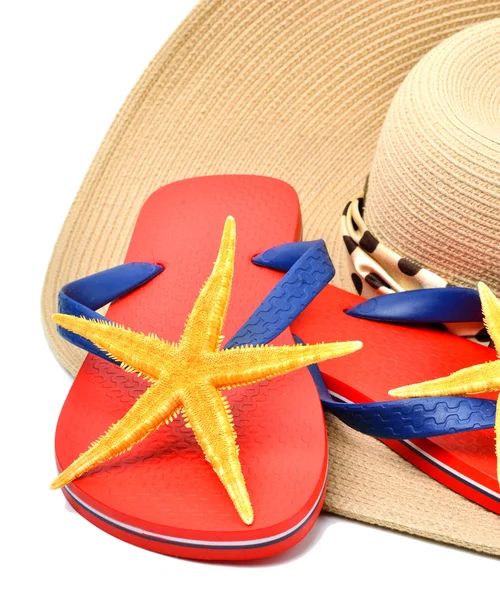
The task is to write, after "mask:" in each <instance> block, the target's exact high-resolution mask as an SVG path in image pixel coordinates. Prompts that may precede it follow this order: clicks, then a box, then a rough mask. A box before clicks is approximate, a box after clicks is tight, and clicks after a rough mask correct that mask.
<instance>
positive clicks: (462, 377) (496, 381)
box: [389, 360, 500, 398]
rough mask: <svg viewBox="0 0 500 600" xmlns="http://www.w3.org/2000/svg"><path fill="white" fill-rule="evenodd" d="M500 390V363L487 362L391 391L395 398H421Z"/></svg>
mask: <svg viewBox="0 0 500 600" xmlns="http://www.w3.org/2000/svg"><path fill="white" fill-rule="evenodd" d="M498 390H500V361H498V360H496V361H493V362H487V363H484V364H482V365H474V366H473V367H467V368H465V369H460V371H456V373H452V374H451V375H448V377H440V378H439V379H433V380H432V381H424V382H422V383H415V384H413V385H405V386H403V387H399V388H396V389H394V390H390V392H389V394H390V395H391V396H393V397H395V398H418V397H420V396H453V395H463V394H479V393H483V392H494V391H498Z"/></svg>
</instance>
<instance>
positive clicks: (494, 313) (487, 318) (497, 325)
mask: <svg viewBox="0 0 500 600" xmlns="http://www.w3.org/2000/svg"><path fill="white" fill-rule="evenodd" d="M477 289H478V290H479V295H480V297H481V308H482V310H483V314H484V324H485V325H486V329H487V331H488V333H489V335H490V337H491V339H492V340H493V343H494V344H495V348H496V350H497V353H498V355H499V356H500V300H499V299H498V298H497V297H496V296H495V294H494V293H493V292H492V291H491V290H490V288H489V287H488V286H487V285H485V284H484V283H481V282H480V283H478V286H477Z"/></svg>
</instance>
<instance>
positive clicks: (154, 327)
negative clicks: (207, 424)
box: [55, 176, 340, 560]
mask: <svg viewBox="0 0 500 600" xmlns="http://www.w3.org/2000/svg"><path fill="white" fill-rule="evenodd" d="M229 214H231V215H233V216H234V218H235V220H236V223H237V224H239V229H238V238H237V247H236V248H237V249H236V262H235V269H234V280H233V285H232V295H231V300H230V303H229V308H228V312H227V316H226V320H225V326H224V335H225V337H226V339H227V338H228V337H230V336H231V335H232V334H234V333H235V332H236V331H237V330H238V328H239V327H240V326H241V325H242V323H243V322H244V321H245V320H246V319H247V318H248V317H249V316H250V315H251V314H252V311H253V310H254V309H255V307H256V306H258V305H259V303H261V302H262V300H263V298H265V297H266V295H267V294H268V293H269V292H270V290H272V288H273V287H274V286H275V285H276V284H277V283H278V282H279V281H280V279H281V275H280V274H279V273H277V272H274V271H271V270H267V269H262V268H260V267H258V266H256V265H254V264H252V260H251V259H252V257H253V256H254V255H256V254H258V253H260V252H262V251H263V250H265V249H266V248H269V247H272V246H276V245H280V244H283V243H285V242H290V241H293V240H296V239H297V237H298V235H299V231H300V228H301V222H300V210H299V204H298V199H297V196H296V194H295V192H294V190H293V189H292V188H291V187H290V186H288V185H287V184H284V183H283V182H280V181H277V180H274V179H269V178H264V177H251V176H214V177H204V178H198V179H191V180H186V181H181V182H177V183H174V184H171V185H168V186H166V187H164V188H162V189H160V190H158V191H157V192H155V193H154V194H153V195H152V196H151V197H150V198H149V199H148V200H147V201H146V203H145V204H144V206H143V208H142V210H141V212H140V214H139V217H138V220H137V223H136V226H135V229H134V232H133V234H132V239H131V242H130V246H129V249H128V251H127V255H126V259H125V262H126V263H134V262H140V263H150V264H151V263H154V264H159V265H162V266H163V267H164V270H163V271H162V272H161V273H160V274H156V276H154V278H152V279H151V280H150V281H149V282H148V283H146V284H145V285H141V286H140V287H138V289H136V290H135V291H133V292H131V293H129V294H127V295H126V296H124V297H122V298H121V299H119V300H117V301H116V302H113V303H112V305H111V306H110V308H109V310H108V313H107V318H109V319H110V320H112V321H113V322H116V323H120V324H123V325H125V326H126V327H128V328H130V329H132V330H134V331H138V332H140V331H143V332H154V333H155V334H157V335H158V336H160V337H161V338H163V339H165V340H169V341H177V340H178V339H179V337H180V335H181V333H182V330H183V326H184V324H185V321H186V317H187V314H188V312H189V310H190V309H191V307H192V306H193V304H194V302H195V299H196V298H197V295H198V293H199V291H200V288H201V286H202V284H203V282H204V281H205V280H206V278H207V276H208V275H209V273H210V270H211V267H212V264H213V261H214V259H215V257H216V255H217V248H218V244H219V240H220V234H221V231H222V228H223V225H224V221H225V219H226V217H227V216H228V215H229ZM146 279H147V278H146ZM142 283H144V281H143V282H142ZM76 284H78V282H76ZM77 287H78V285H77ZM84 308H85V307H82V311H81V314H83V315H84V316H85V314H86V313H85V310H84ZM335 339H340V338H339V335H338V332H337V333H336V334H335ZM276 344H280V345H281V344H293V339H292V336H291V333H290V331H289V330H288V329H286V330H285V331H283V333H282V334H281V335H280V336H279V337H278V338H277V340H276ZM103 357H104V355H103V354H101V356H92V355H89V356H88V357H87V358H86V360H85V362H84V364H83V366H82V368H81V370H80V372H79V373H78V375H77V377H76V379H75V381H74V384H73V386H72V388H71V390H70V393H69V395H68V397H67V399H66V402H65V404H64V406H63V409H62V411H61V414H60V418H59V422H58V425H57V431H56V440H55V448H56V459H57V464H58V468H59V469H60V470H62V469H65V468H66V467H68V465H70V463H71V462H72V461H74V459H75V458H76V457H77V456H78V455H79V453H81V452H82V451H83V450H84V449H86V448H87V447H88V446H89V444H90V443H91V442H93V440H96V438H98V436H100V435H101V434H102V433H103V432H104V431H106V429H107V428H108V427H109V426H110V425H111V424H112V423H114V422H116V421H118V420H119V419H121V418H122V417H123V415H124V414H125V413H127V411H128V410H129V409H130V407H131V406H132V405H133V404H134V402H135V401H136V399H137V398H138V397H139V396H140V395H141V394H142V393H143V392H144V391H145V389H146V387H147V385H146V383H145V382H144V380H143V379H141V378H140V377H138V376H137V375H135V374H133V373H127V372H124V371H123V370H121V369H120V368H119V366H117V365H113V364H111V363H110V362H107V361H106V360H104V359H103ZM227 395H228V400H229V403H230V405H231V409H232V413H233V415H234V425H235V429H236V431H237V436H238V444H239V447H240V455H239V456H240V461H241V467H242V470H243V473H244V474H245V479H246V483H247V487H248V491H249V494H250V497H251V500H252V504H253V507H254V512H255V519H254V521H253V523H252V525H251V526H248V525H245V524H244V523H243V522H242V520H241V519H240V518H239V517H238V514H237V513H236V511H235V510H234V507H233V505H232V503H231V501H230V499H229V496H228V495H227V493H226V492H225V490H224V488H223V487H222V485H221V483H220V481H219V479H218V477H217V476H216V474H215V472H214V471H213V469H212V467H211V465H210V464H209V463H208V462H207V461H206V460H205V458H204V456H203V453H202V452H201V450H200V447H199V446H198V444H197V443H196V440H195V437H194V435H193V432H192V431H191V430H190V429H188V428H187V427H186V426H185V425H184V421H183V420H182V418H180V417H179V418H177V419H176V420H174V421H173V422H172V423H170V424H169V425H168V426H162V427H160V429H158V430H157V431H155V432H154V433H151V434H150V435H149V436H148V437H147V438H145V439H144V440H143V441H142V442H141V443H140V444H137V445H135V446H133V447H132V448H131V449H130V450H129V451H128V452H127V453H126V454H124V455H123V456H121V457H117V458H114V459H112V460H110V461H108V462H105V463H103V464H101V465H99V466H98V467H97V468H94V469H93V470H92V471H91V472H90V473H89V474H88V475H85V476H83V477H81V478H79V479H76V480H74V481H73V482H72V483H70V484H68V485H67V486H66V487H65V488H64V493H65V495H66V497H67V499H68V501H69V502H70V504H72V506H73V507H74V508H75V509H76V510H77V512H79V513H80V514H81V515H82V516H84V517H85V518H86V519H88V520H89V521H90V522H92V523H93V524H95V525H96V526H98V527H99V528H101V529H103V530H104V531H106V532H108V533H110V534H112V535H114V536H116V537H118V538H120V539H122V540H124V541H127V542H130V543H132V544H135V545H138V546H142V547H144V548H147V549H150V550H154V551H157V552H162V553H166V554H172V555H176V556H183V557H189V558H198V559H216V560H235V559H245V560H246V559H251V558H252V559H253V558H262V557H266V556H270V555H273V554H276V553H278V552H282V551H284V550H286V549H288V548H290V547H291V546H293V545H294V544H296V543H297V542H298V541H300V540H301V539H302V538H303V537H304V536H305V535H306V534H307V532H308V531H309V530H310V529H311V527H312V526H313V523H314V521H315V519H316V517H317V515H318V513H319V511H320V510H321V506H322V500H323V497H324V494H325V485H326V473H327V445H326V439H325V427H324V420H323V413H322V409H321V404H320V402H319V398H318V392H317V390H316V388H315V385H314V383H313V380H312V378H311V377H310V374H309V373H308V372H307V370H306V369H300V370H299V371H294V372H293V373H289V374H287V375H284V376H281V377H279V378H276V379H273V380H270V381H264V382H261V383H258V384H254V385H249V386H247V387H245V388H235V389H232V390H230V391H229V392H228V394H227Z"/></svg>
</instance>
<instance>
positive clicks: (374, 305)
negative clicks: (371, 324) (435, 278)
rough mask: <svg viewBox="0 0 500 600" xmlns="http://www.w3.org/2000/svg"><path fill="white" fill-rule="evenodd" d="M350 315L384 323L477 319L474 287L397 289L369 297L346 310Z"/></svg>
mask: <svg viewBox="0 0 500 600" xmlns="http://www.w3.org/2000/svg"><path fill="white" fill-rule="evenodd" d="M346 313H347V314H348V315H350V316H351V317H359V318H361V319H368V320H370V321H384V322H386V323H466V322H481V321H482V320H483V317H482V312H481V301H480V298H479V293H478V292H477V290H471V289H468V288H461V287H450V288H435V289H434V288H433V289H424V290H412V291H409V292H397V293H395V294H385V295H383V296H376V297H375V298H370V299H369V300H366V301H365V302H361V304H357V305H356V306H353V307H352V308H350V309H349V310H348V311H346Z"/></svg>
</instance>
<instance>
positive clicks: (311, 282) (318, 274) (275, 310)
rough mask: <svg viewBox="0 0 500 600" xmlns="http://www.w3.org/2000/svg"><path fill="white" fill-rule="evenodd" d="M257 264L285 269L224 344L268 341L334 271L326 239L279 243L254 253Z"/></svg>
mask: <svg viewBox="0 0 500 600" xmlns="http://www.w3.org/2000/svg"><path fill="white" fill-rule="evenodd" d="M252 262H253V263H254V264H256V265H259V266H262V267H267V268H270V269H276V270H279V271H286V275H284V276H283V277H282V278H281V279H280V281H279V282H278V283H277V284H276V286H275V287H274V288H273V289H272V290H271V291H270V292H269V294H268V295H267V296H266V298H264V300H263V301H262V303H261V305H260V306H259V307H258V308H257V310H255V312H254V313H253V314H252V315H251V317H250V318H249V319H248V320H247V321H246V323H244V324H243V325H242V326H241V327H240V329H239V330H238V331H237V333H235V335H233V337H232V338H231V339H230V340H229V341H228V342H227V344H226V345H225V348H236V346H244V345H246V344H250V345H252V346H256V345H258V344H268V343H269V342H270V341H272V340H274V338H276V337H277V336H278V335H279V334H280V333H281V332H282V331H284V330H285V329H286V328H287V327H288V326H289V325H290V324H291V323H292V322H293V321H294V320H295V319H296V318H297V317H298V316H299V315H300V313H301V312H302V311H303V310H304V309H305V308H306V306H307V305H308V304H309V303H310V302H311V301H312V300H314V298H316V296H317V295H318V294H319V293H320V291H321V290H322V289H323V288H324V287H325V285H327V283H328V282H329V281H331V279H332V278H333V276H334V275H335V269H334V267H333V264H332V261H331V259H330V255H329V254H328V250H327V249H326V246H325V242H324V241H323V240H317V241H315V242H293V243H290V244H283V245H282V246H276V247H275V248H271V249H270V250H266V252H263V253H262V254H259V255H258V256H256V257H254V258H253V260H252Z"/></svg>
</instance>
